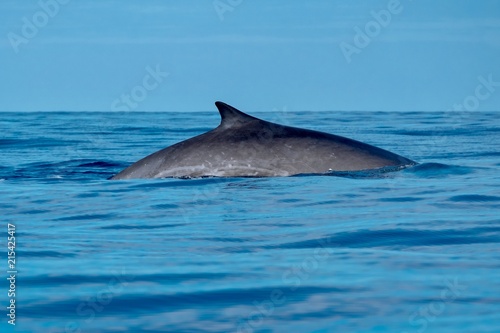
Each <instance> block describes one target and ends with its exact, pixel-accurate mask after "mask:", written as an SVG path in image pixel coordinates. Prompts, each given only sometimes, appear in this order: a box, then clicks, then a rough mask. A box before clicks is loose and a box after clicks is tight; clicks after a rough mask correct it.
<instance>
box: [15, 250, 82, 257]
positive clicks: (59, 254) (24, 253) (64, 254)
mask: <svg viewBox="0 0 500 333" xmlns="http://www.w3.org/2000/svg"><path fill="white" fill-rule="evenodd" d="M18 253H19V255H20V256H22V257H23V258H24V257H32V258H33V257H34V258H67V257H75V254H73V253H68V252H57V251H18Z"/></svg>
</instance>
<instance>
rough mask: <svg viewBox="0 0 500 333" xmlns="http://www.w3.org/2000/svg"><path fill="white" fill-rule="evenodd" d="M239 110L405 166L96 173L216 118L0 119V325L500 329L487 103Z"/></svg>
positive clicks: (491, 124) (316, 332) (491, 115)
mask: <svg viewBox="0 0 500 333" xmlns="http://www.w3.org/2000/svg"><path fill="white" fill-rule="evenodd" d="M252 115H255V116H258V117H260V118H263V119H265V120H269V121H274V122H278V123H281V124H285V125H291V126H296V127H302V128H310V129H314V130H319V131H324V132H329V133H334V134H338V135H343V136H347V137H350V138H353V139H356V140H359V141H363V142H366V143H370V144H373V145H376V146H378V147H381V148H384V149H387V150H389V151H392V152H395V153H397V154H400V155H402V156H405V157H408V158H410V159H413V160H415V161H417V162H419V164H418V165H417V166H414V167H411V168H408V169H405V170H402V171H398V172H389V173H380V174H373V173H372V174H365V175H363V174H361V175H360V174H356V175H351V174H348V173H347V174H332V175H323V176H319V175H318V176H311V175H309V176H296V177H276V178H202V179H154V180H128V181H110V180H108V178H109V177H110V176H112V175H114V174H115V173H117V172H118V171H120V170H121V169H123V168H125V167H126V166H128V165H129V164H131V163H133V162H135V161H136V160H138V159H140V158H142V157H144V156H146V155H148V154H150V153H152V152H154V151H157V150H159V149H161V148H164V147H166V146H169V145H171V144H173V143H176V142H179V141H182V140H185V139H187V138H190V137H192V136H195V135H197V134H201V133H203V132H205V131H208V130H210V129H212V128H214V127H216V126H217V125H218V123H219V116H218V113H217V112H216V111H215V110H214V111H211V112H193V113H175V112H171V113H167V112H164V113H161V112H159V113H153V112H151V113H143V112H128V113H112V112H108V113H106V112H102V113H100V112H79V113H77V112H30V113H14V112H13V113H9V112H6V113H2V117H1V118H0V130H1V133H2V135H1V136H0V152H1V159H0V207H1V212H2V221H3V223H2V226H3V230H2V234H3V236H2V242H1V243H2V248H3V251H1V253H2V261H3V265H2V267H4V269H3V270H2V276H3V278H2V281H3V282H2V283H1V291H0V295H1V296H0V301H1V304H2V308H3V311H2V313H3V314H2V320H1V324H0V327H1V328H0V331H1V332H44V333H45V332H48V333H55V332H134V333H135V332H137V333H140V332H179V333H181V332H245V333H250V332H262V333H264V332H266V333H267V332H283V333H285V332H286V333H289V332H311V333H330V332H331V333H334V332H397V333H410V332H418V333H422V332H428V333H430V332H439V333H445V332H492V333H493V332H500V315H499V313H500V251H499V249H500V217H499V216H500V213H499V208H500V173H499V169H500V150H499V142H500V127H499V122H498V120H499V116H498V115H499V113H497V112H285V111H283V112H281V111H277V112H267V113H255V114H252ZM8 237H11V239H10V241H11V242H10V243H9V242H8ZM12 237H14V238H12ZM14 243H15V244H14ZM9 247H10V249H9ZM9 252H10V253H9ZM13 300H14V303H12V301H13ZM11 304H14V307H13V306H12V305H11ZM9 307H10V308H9ZM13 316H14V317H13ZM13 324H15V325H13Z"/></svg>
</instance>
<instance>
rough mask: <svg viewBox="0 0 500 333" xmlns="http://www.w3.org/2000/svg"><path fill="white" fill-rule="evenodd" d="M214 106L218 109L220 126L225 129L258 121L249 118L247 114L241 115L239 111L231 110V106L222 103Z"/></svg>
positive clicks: (216, 103)
mask: <svg viewBox="0 0 500 333" xmlns="http://www.w3.org/2000/svg"><path fill="white" fill-rule="evenodd" d="M215 106H217V109H219V113H220V117H221V123H220V126H222V127H225V128H228V127H235V126H240V125H244V124H245V123H248V122H252V121H255V120H260V119H258V118H255V117H252V116H249V115H248V114H246V113H243V112H241V111H240V110H238V109H236V108H233V107H232V106H231V105H228V104H226V103H223V102H215Z"/></svg>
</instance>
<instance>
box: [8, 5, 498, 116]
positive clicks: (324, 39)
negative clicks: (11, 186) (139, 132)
mask: <svg viewBox="0 0 500 333" xmlns="http://www.w3.org/2000/svg"><path fill="white" fill-rule="evenodd" d="M0 76H1V79H0V111H53V110H56V111H209V110H213V109H215V107H214V104H213V103H214V102H215V101H217V100H221V101H224V102H227V103H229V104H231V105H233V106H235V107H237V108H239V109H242V110H244V111H272V110H286V111H309V110H311V111H323V110H335V111H337V110H339V111H342V110H346V111H347V110H363V111H364V110H366V111H441V110H459V109H465V110H467V111H499V110H500V1H497V0H481V1H477V0H453V1H452V0H446V1H444V0H413V1H412V0H381V1H379V0H370V1H361V0H343V1H340V0H286V1H285V0H280V1H277V0H141V1H139V0H136V1H131V0H99V1H97V0H93V1H91V0H36V1H32V0H23V1H20V0H2V1H1V2H0Z"/></svg>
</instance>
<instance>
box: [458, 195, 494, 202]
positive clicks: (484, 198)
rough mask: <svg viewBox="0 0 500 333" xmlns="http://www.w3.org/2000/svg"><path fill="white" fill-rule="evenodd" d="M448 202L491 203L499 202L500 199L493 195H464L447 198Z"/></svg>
mask: <svg viewBox="0 0 500 333" xmlns="http://www.w3.org/2000/svg"><path fill="white" fill-rule="evenodd" d="M448 200H450V201H454V202H492V201H500V197H497V196H493V195H479V194H465V195H456V196H454V197H451V198H449V199H448Z"/></svg>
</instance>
